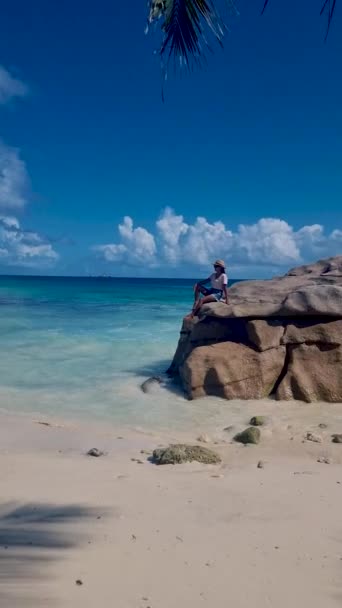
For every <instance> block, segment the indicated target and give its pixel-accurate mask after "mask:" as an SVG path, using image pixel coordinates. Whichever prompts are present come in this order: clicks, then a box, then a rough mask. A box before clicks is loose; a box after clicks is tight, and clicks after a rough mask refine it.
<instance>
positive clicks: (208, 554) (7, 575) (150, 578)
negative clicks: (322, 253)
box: [0, 402, 342, 608]
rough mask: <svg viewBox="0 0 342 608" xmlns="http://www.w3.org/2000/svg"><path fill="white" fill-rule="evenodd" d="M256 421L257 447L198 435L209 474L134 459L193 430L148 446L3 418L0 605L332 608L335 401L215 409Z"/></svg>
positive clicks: (341, 541)
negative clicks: (261, 421)
mask: <svg viewBox="0 0 342 608" xmlns="http://www.w3.org/2000/svg"><path fill="white" fill-rule="evenodd" d="M286 408H287V409H286ZM231 412H232V414H231ZM260 413H263V414H266V415H268V416H269V423H268V424H267V426H266V427H265V428H263V429H262V440H261V443H260V444H259V445H257V446H248V447H244V446H241V445H238V444H236V443H232V442H231V437H232V433H234V429H231V431H223V430H222V428H221V427H220V428H218V427H217V428H216V430H215V429H214V428H209V429H208V433H210V437H209V438H210V439H211V441H212V443H209V444H206V445H208V447H210V448H213V449H215V450H217V451H218V452H219V454H220V455H221V456H222V464H221V465H216V466H214V465H210V466H208V465H200V464H196V463H192V464H186V465H177V466H172V465H171V466H156V465H153V464H152V463H150V462H149V461H148V456H149V453H150V452H151V451H152V450H153V449H154V448H155V447H156V446H158V445H161V444H162V445H165V444H167V443H169V442H172V441H177V440H181V441H183V440H187V441H189V442H191V443H193V442H195V441H196V438H197V435H198V433H199V432H204V431H205V430H206V429H205V427H204V426H203V427H202V428H199V429H196V431H195V432H194V434H191V433H189V432H187V433H184V434H177V435H175V434H173V435H172V436H171V435H165V434H162V435H160V436H158V435H157V434H156V433H153V434H152V433H151V434H148V433H142V432H133V431H128V430H127V429H118V428H116V427H114V426H113V427H111V426H110V425H106V426H100V425H94V424H92V423H85V422H81V423H79V422H69V421H68V422H64V423H63V421H59V420H49V419H47V418H43V419H39V420H38V419H33V417H30V416H26V415H25V416H22V415H18V416H12V415H7V414H5V413H3V414H2V415H1V424H0V457H1V461H0V484H1V485H0V487H1V511H0V568H1V577H0V605H1V608H21V607H24V606H25V607H27V606H35V607H37V606H42V607H50V606H51V607H54V608H81V607H82V608H93V607H94V606H95V605H96V606H101V608H102V607H103V608H105V607H107V606H108V607H109V606H117V607H120V608H148V607H150V608H174V607H175V606H187V607H188V608H195V607H196V608H198V606H202V605H203V606H211V607H215V608H223V607H224V608H226V607H227V606H230V605H231V606H234V607H235V608H245V607H246V606H248V605H253V606H255V607H256V608H265V607H268V606H269V607H276V608H288V606H301V607H302V608H303V607H308V608H309V607H310V608H322V607H323V606H324V607H325V608H330V607H331V608H333V607H335V606H336V607H337V606H340V605H341V602H342V525H341V501H342V467H341V463H342V445H341V444H333V443H332V442H331V433H334V432H339V433H341V432H342V404H335V405H329V404H324V405H319V404H318V405H317V404H312V405H304V404H298V403H297V404H293V403H291V404H286V405H284V404H275V403H272V402H258V403H253V402H248V403H246V405H245V409H244V410H243V409H242V408H241V405H240V407H238V406H237V405H236V408H235V414H234V404H232V406H231V404H229V405H227V409H226V420H227V425H230V424H233V425H234V427H235V429H239V428H242V427H243V426H246V423H247V422H248V419H249V416H251V415H253V414H260ZM41 422H46V423H48V424H49V426H48V425H47V424H40V423H41ZM319 424H325V425H327V426H326V428H320V427H319V426H318V425H319ZM308 431H311V432H313V433H315V434H318V435H319V436H320V437H321V439H322V442H321V443H315V442H312V441H305V440H304V436H305V434H306V432H308ZM214 442H217V443H214ZM91 447H97V448H99V449H101V450H104V451H105V452H106V454H105V455H104V456H102V457H100V458H93V457H90V456H86V455H85V454H86V452H87V450H89V448H91ZM141 450H143V451H144V452H143V453H141ZM319 459H327V460H328V461H329V462H330V464H326V463H324V462H318V460H319ZM139 461H141V462H139ZM259 461H262V463H263V464H262V466H263V468H258V466H257V465H258V462H259ZM77 581H78V582H77Z"/></svg>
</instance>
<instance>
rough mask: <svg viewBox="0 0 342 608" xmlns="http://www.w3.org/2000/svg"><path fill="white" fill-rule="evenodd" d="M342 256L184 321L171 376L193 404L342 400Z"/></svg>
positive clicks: (236, 292) (250, 285)
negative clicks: (204, 399) (215, 399)
mask: <svg viewBox="0 0 342 608" xmlns="http://www.w3.org/2000/svg"><path fill="white" fill-rule="evenodd" d="M341 349H342V256H337V257H335V258H330V259H329V260H320V261H319V262H316V263H315V264H310V265H306V266H300V267H299V268H294V269H292V270H290V271H289V272H288V273H287V275H285V276H284V277H277V278H275V279H272V280H269V281H243V282H240V283H238V284H235V285H233V286H232V287H231V288H230V289H229V305H228V306H227V305H226V304H224V303H222V302H216V303H212V304H207V305H205V306H203V307H202V309H201V315H200V318H197V317H196V318H195V319H189V318H186V319H185V320H184V322H183V326H182V331H181V336H180V340H179V344H178V348H177V351H176V354H175V357H174V360H173V362H172V365H171V367H170V369H169V371H170V374H171V375H173V376H176V375H179V376H180V378H181V381H182V384H183V387H184V390H185V392H186V394H187V395H188V397H189V398H190V399H194V398H196V397H201V396H203V395H217V396H220V397H223V398H225V399H234V398H240V399H258V398H261V397H266V396H269V395H271V394H272V393H274V394H275V395H276V397H277V398H278V399H285V400H286V399H301V400H304V401H332V402H334V401H342V389H341V383H342V358H341Z"/></svg>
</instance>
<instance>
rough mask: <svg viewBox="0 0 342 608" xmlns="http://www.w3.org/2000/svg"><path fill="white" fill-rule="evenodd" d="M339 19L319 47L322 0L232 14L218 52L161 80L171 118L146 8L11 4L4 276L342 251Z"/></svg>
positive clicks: (281, 264)
mask: <svg viewBox="0 0 342 608" xmlns="http://www.w3.org/2000/svg"><path fill="white" fill-rule="evenodd" d="M339 4H340V3H338V6H337V10H336V16H335V20H334V22H333V25H332V28H331V32H330V36H329V39H328V43H327V44H324V42H323V40H324V33H325V21H324V20H322V19H321V18H320V17H319V9H320V5H321V0H288V1H287V2H286V3H285V2H278V1H277V0H271V1H270V5H269V8H268V10H267V12H266V13H265V15H264V16H263V17H260V8H261V6H260V5H262V0H260V1H258V0H255V1H254V2H246V1H244V0H238V1H237V6H238V8H239V11H240V16H239V17H237V18H232V19H231V20H230V33H229V35H228V36H227V37H226V39H225V47H224V51H223V52H222V51H221V50H220V48H216V47H214V48H215V53H214V54H213V55H210V56H209V58H208V63H207V66H206V67H205V69H203V70H201V71H197V72H195V73H193V74H191V75H190V76H189V75H186V74H185V73H184V74H183V75H182V76H181V77H177V78H176V77H174V75H173V74H172V73H171V74H170V76H169V80H168V83H167V85H166V101H165V103H164V104H163V103H162V101H161V72H160V65H159V60H158V58H157V57H156V55H155V54H154V53H153V51H154V49H155V48H157V46H158V41H159V38H158V33H155V34H149V35H148V36H145V34H144V27H145V23H146V15H147V9H146V2H144V1H143V2H140V3H139V2H136V3H134V4H133V5H132V4H131V3H119V2H114V1H109V0H98V1H97V2H96V3H94V2H90V1H89V0H83V1H82V2H81V1H80V0H68V2H67V1H66V0H59V2H56V1H55V0H51V1H50V2H46V0H31V1H30V2H27V0H11V3H6V4H5V5H4V6H3V7H2V9H1V13H2V14H1V21H0V65H1V66H2V68H1V70H0V137H1V142H2V143H1V145H0V215H1V217H2V219H0V272H5V273H12V272H14V273H30V274H32V273H43V274H81V275H83V274H86V273H92V274H97V273H103V272H105V273H110V274H113V275H131V276H134V275H139V276H151V275H152V276H193V275H194V274H198V273H199V272H201V273H202V272H204V269H205V268H207V265H208V264H209V262H210V261H211V260H212V258H213V257H214V258H216V257H224V258H226V259H227V263H228V265H229V267H230V268H231V274H232V275H234V276H241V277H242V276H248V277H252V276H270V275H272V274H274V273H276V272H280V271H283V270H286V268H288V267H289V266H294V265H296V264H297V263H302V262H306V261H311V260H314V259H315V258H319V257H325V256H328V255H335V254H337V253H342V213H341V200H342V114H341V108H342V82H341V78H340V74H341V56H342V36H341V29H342V7H341V6H339ZM165 209H166V211H165ZM125 216H128V219H126V220H124V217H125ZM197 218H205V220H204V219H200V220H198V219H197ZM120 226H121V228H120ZM136 229H138V230H136Z"/></svg>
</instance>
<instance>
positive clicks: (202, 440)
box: [197, 433, 211, 443]
mask: <svg viewBox="0 0 342 608" xmlns="http://www.w3.org/2000/svg"><path fill="white" fill-rule="evenodd" d="M197 441H199V442H200V443H211V439H210V437H209V435H206V434H205V433H204V434H203V435H199V437H197Z"/></svg>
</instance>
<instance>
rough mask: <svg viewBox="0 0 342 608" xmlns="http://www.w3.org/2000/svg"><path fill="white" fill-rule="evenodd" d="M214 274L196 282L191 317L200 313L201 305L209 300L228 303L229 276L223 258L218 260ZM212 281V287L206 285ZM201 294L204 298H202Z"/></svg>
mask: <svg viewBox="0 0 342 608" xmlns="http://www.w3.org/2000/svg"><path fill="white" fill-rule="evenodd" d="M214 270H215V272H213V274H211V275H210V277H208V278H207V279H204V280H203V281H200V282H199V283H196V285H195V287H194V292H195V302H194V306H193V309H192V313H191V315H190V317H194V316H196V315H198V313H199V311H200V308H201V306H203V304H207V303H208V302H221V301H223V302H225V303H226V304H228V289H227V286H228V277H227V274H226V268H225V263H224V262H223V260H216V262H215V263H214ZM207 283H210V288H209V289H207V287H205V285H206V284H207ZM201 295H202V296H203V298H201Z"/></svg>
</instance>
